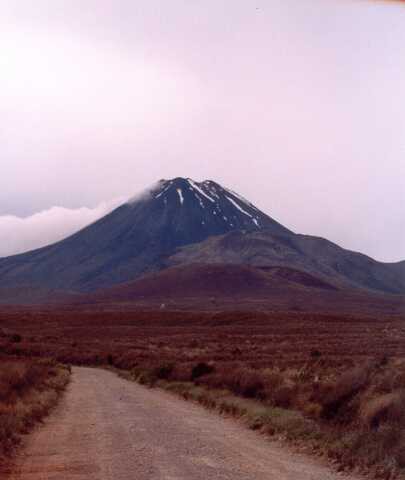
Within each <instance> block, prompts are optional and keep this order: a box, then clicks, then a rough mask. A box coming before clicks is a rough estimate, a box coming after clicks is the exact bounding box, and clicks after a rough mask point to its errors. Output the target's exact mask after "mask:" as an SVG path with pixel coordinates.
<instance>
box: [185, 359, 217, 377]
mask: <svg viewBox="0 0 405 480" xmlns="http://www.w3.org/2000/svg"><path fill="white" fill-rule="evenodd" d="M214 370H215V367H214V366H213V365H210V364H208V363H206V362H199V363H197V365H195V366H194V367H193V369H192V371H191V380H196V379H197V378H200V377H202V376H204V375H209V374H210V373H212V372H213V371H214Z"/></svg>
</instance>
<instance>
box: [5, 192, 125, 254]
mask: <svg viewBox="0 0 405 480" xmlns="http://www.w3.org/2000/svg"><path fill="white" fill-rule="evenodd" d="M125 200H126V199H125V198H116V199H114V200H111V201H108V202H102V203H100V204H99V205H97V206H96V207H95V208H87V207H82V208H77V209H69V208H64V207H52V208H50V209H48V210H44V211H43V212H39V213H36V214H34V215H31V216H30V217H26V218H20V217H16V216H12V215H4V216H0V257H6V256H9V255H14V254H17V253H22V252H26V251H29V250H33V249H35V248H40V247H44V246H46V245H49V244H51V243H54V242H58V241H59V240H62V239H64V238H66V237H68V236H69V235H71V234H73V233H75V232H77V231H79V230H81V229H82V228H84V227H85V226H87V225H89V224H90V223H92V222H95V221H96V220H98V219H99V218H101V217H103V216H104V215H107V214H108V213H109V212H111V211H112V210H113V209H114V208H116V207H118V206H119V205H120V204H122V203H123V202H124V201H125Z"/></svg>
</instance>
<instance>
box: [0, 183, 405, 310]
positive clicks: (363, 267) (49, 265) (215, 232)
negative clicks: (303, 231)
mask: <svg viewBox="0 0 405 480" xmlns="http://www.w3.org/2000/svg"><path fill="white" fill-rule="evenodd" d="M193 264H199V265H203V264H211V265H212V264H218V265H221V275H223V276H224V275H225V273H224V269H226V265H229V266H231V265H245V266H253V267H255V268H257V267H259V268H261V269H263V268H267V267H282V268H283V269H287V270H283V271H290V269H291V270H292V271H296V272H297V273H296V274H294V275H296V276H298V277H299V276H300V275H301V273H300V272H303V273H305V274H307V275H310V276H311V278H317V279H318V280H319V282H321V283H322V282H326V283H327V284H328V285H331V286H332V287H333V288H338V289H339V288H357V289H364V290H372V291H377V292H384V293H390V294H394V295H403V294H404V293H405V262H399V263H392V264H386V263H381V262H377V261H376V260H373V259H371V258H370V257H368V256H366V255H363V254H361V253H357V252H351V251H349V250H345V249H343V248H341V247H339V246H337V245H335V244H334V243H332V242H330V241H328V240H326V239H323V238H318V237H312V236H309V235H299V234H296V233H294V232H292V231H291V230H289V229H288V228H286V227H284V226H283V225H281V224H280V223H278V222H277V221H275V220H274V219H273V218H271V217H270V216H269V215H267V214H265V213H263V212H262V211H260V210H259V209H258V208H257V207H255V206H254V205H253V204H252V203H250V202H249V201H248V200H246V199H245V198H243V197H242V196H241V195H239V194H237V193H235V192H233V191H232V190H229V189H227V188H225V187H223V186H221V185H219V184H218V183H216V182H214V181H211V180H207V181H203V182H196V181H194V180H192V179H189V178H175V179H172V180H160V181H159V182H158V183H157V184H155V185H154V186H153V187H152V188H149V189H147V190H146V191H144V192H143V193H142V194H139V195H137V196H136V197H134V198H132V199H130V200H129V201H128V202H126V203H125V204H123V205H121V206H120V207H118V208H117V209H116V210H114V211H113V212H111V213H110V214H109V215H107V216H105V217H103V218H102V219H100V220H98V221H97V222H95V223H93V224H92V225H89V226H88V227H86V228H85V229H83V230H81V231H80V232H78V233H76V234H75V235H72V236H71V237H69V238H67V239H65V240H63V241H61V242H58V243H56V244H53V245H50V246H47V247H44V248H41V249H38V250H34V251H32V252H28V253H24V254H20V255H15V256H12V257H8V258H3V259H0V281H1V286H0V301H2V302H3V303H4V302H6V303H9V302H10V292H17V297H16V298H18V302H21V301H22V299H23V298H24V295H25V294H26V296H27V298H28V297H29V298H34V299H37V298H38V296H39V297H41V298H42V299H45V300H47V298H46V296H47V294H44V292H49V294H48V296H49V297H50V296H52V297H54V296H60V295H62V296H63V294H69V295H75V294H82V293H88V292H94V291H95V290H99V289H104V290H105V289H108V288H111V287H114V286H115V285H118V284H124V283H128V282H132V281H136V280H138V279H140V278H141V277H143V276H145V275H150V274H155V273H158V272H161V271H163V270H165V269H167V268H171V267H176V266H181V265H193ZM173 271H174V272H183V270H176V269H175V270H173ZM173 271H172V272H173ZM202 271H204V272H205V270H202ZM232 271H233V272H240V275H242V273H241V272H244V271H245V272H247V271H249V272H251V271H250V270H246V269H235V268H233V270H232ZM174 277H175V276H174V274H171V276H170V278H174ZM183 277H184V274H183ZM193 278H194V277H193ZM224 278H226V277H224ZM260 278H261V277H260ZM280 278H281V277H280ZM173 281H175V280H173ZM280 282H282V280H280ZM241 284H243V282H242V283H241ZM145 285H146V284H145ZM38 292H40V293H38ZM251 293H252V292H251ZM177 295H178V293H177ZM48 300H49V298H48Z"/></svg>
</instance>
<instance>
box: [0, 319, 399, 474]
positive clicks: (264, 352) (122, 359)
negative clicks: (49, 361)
mask: <svg viewBox="0 0 405 480" xmlns="http://www.w3.org/2000/svg"><path fill="white" fill-rule="evenodd" d="M0 320H1V314H0ZM3 324H4V326H5V329H6V330H7V331H6V335H5V336H3V341H1V338H0V348H2V349H3V351H4V352H7V353H8V354H13V355H18V356H21V357H23V356H25V355H29V356H31V357H33V356H36V357H50V356H51V357H53V358H55V359H56V360H57V361H60V362H65V363H72V364H78V365H95V366H107V367H109V368H114V369H116V370H119V371H120V372H121V374H125V375H126V376H127V377H128V378H132V379H135V380H137V381H138V382H140V383H142V384H144V385H147V386H160V387H162V388H165V389H168V390H170V391H172V392H174V393H177V394H179V395H182V396H183V397H184V398H186V399H190V400H194V401H197V402H199V403H201V404H203V405H205V406H206V407H208V408H213V409H216V410H218V411H219V412H221V413H224V414H228V415H235V416H238V417H242V418H243V419H244V420H245V421H246V422H247V423H248V424H249V426H250V427H251V428H253V429H257V430H260V431H263V432H264V433H266V434H268V435H273V436H276V437H277V438H280V439H285V440H287V441H288V442H291V443H293V444H295V445H296V446H297V447H299V448H300V449H305V450H308V451H311V452H313V453H315V454H319V455H323V456H325V457H328V458H329V459H330V461H331V462H333V463H334V464H335V465H336V467H337V468H339V469H341V470H348V471H349V470H358V471H362V472H367V473H369V474H371V475H373V476H375V477H376V478H387V479H388V478H391V479H392V478H395V477H400V476H401V475H404V473H405V435H404V432H405V325H404V323H403V319H401V318H392V319H375V318H357V317H342V316H330V315H312V314H302V313H289V314H281V313H269V314H263V313H255V312H253V313H246V312H245V313H229V312H227V313H222V314H218V313H185V312H182V313H176V312H132V313H131V312H125V311H124V312H103V311H100V312H87V313H86V312H57V313H55V312H53V313H52V314H49V313H48V312H42V313H33V312H29V313H24V314H22V313H21V312H12V313H8V314H7V315H5V314H4V315H3ZM15 334H18V335H19V336H20V338H19V341H18V342H16V341H14V339H13V337H12V335H15Z"/></svg>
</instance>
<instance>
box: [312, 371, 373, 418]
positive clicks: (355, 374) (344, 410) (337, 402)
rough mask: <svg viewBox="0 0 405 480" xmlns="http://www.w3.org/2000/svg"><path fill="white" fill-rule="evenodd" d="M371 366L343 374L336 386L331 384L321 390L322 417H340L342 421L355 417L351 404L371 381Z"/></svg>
mask: <svg viewBox="0 0 405 480" xmlns="http://www.w3.org/2000/svg"><path fill="white" fill-rule="evenodd" d="M370 373H371V365H370V364H366V365H364V366H362V367H358V368H356V369H354V370H351V371H349V372H346V373H345V374H343V375H342V376H341V377H340V378H339V379H338V380H337V381H336V383H335V384H329V385H327V386H326V388H324V389H322V388H321V389H320V390H319V394H320V398H319V400H320V403H321V405H322V414H321V416H322V417H323V418H325V419H327V420H331V419H333V418H336V417H338V416H340V417H341V418H340V419H341V420H344V421H348V417H350V419H351V417H352V416H353V405H350V402H351V401H352V399H353V398H354V397H355V395H356V394H357V393H359V392H360V391H361V390H362V389H364V388H365V387H366V385H367V383H368V381H369V378H370Z"/></svg>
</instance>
